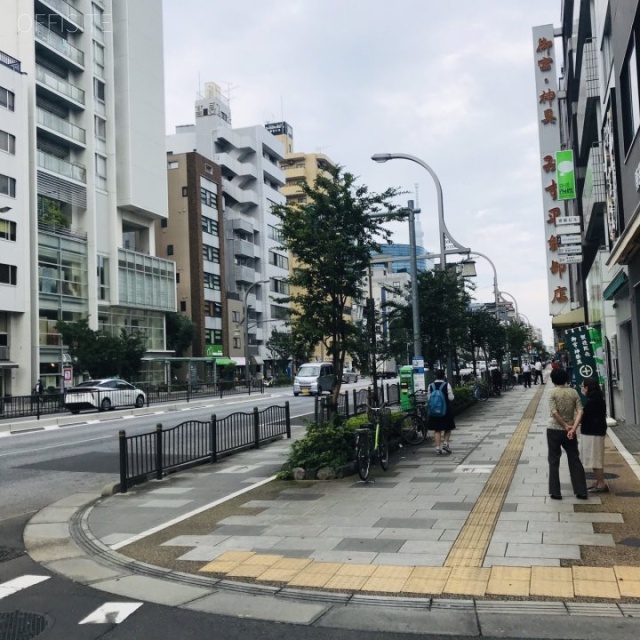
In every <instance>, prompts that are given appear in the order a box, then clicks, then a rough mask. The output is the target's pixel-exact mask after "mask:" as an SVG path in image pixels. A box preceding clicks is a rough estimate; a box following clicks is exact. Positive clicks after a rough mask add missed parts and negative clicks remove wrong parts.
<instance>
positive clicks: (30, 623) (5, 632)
mask: <svg viewBox="0 0 640 640" xmlns="http://www.w3.org/2000/svg"><path fill="white" fill-rule="evenodd" d="M46 628H47V619H46V618H45V617H44V616H41V615H39V614H37V613H28V612H26V611H10V612H8V613H0V640H31V638H35V637H36V636H39V635H40V634H41V633H42V632H43V631H44V630H45V629H46Z"/></svg>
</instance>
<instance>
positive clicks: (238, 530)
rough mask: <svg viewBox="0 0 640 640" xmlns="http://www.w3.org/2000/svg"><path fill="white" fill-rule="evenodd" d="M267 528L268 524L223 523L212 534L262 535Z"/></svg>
mask: <svg viewBox="0 0 640 640" xmlns="http://www.w3.org/2000/svg"><path fill="white" fill-rule="evenodd" d="M267 529H268V527H267V526H266V525H264V526H256V525H246V524H245V525H243V524H223V525H220V526H218V527H216V528H215V529H214V530H213V531H212V534H213V535H217V536H260V535H262V534H263V533H265V531H266V530H267Z"/></svg>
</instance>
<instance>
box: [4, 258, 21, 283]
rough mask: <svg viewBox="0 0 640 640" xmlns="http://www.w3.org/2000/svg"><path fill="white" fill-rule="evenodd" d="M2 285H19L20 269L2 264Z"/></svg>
mask: <svg viewBox="0 0 640 640" xmlns="http://www.w3.org/2000/svg"><path fill="white" fill-rule="evenodd" d="M0 284H11V285H16V284H18V267H15V266H14V265H12V264H2V263H0Z"/></svg>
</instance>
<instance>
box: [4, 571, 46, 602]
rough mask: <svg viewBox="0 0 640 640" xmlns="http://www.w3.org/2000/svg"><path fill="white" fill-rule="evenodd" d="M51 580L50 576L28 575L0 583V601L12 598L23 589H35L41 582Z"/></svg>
mask: <svg viewBox="0 0 640 640" xmlns="http://www.w3.org/2000/svg"><path fill="white" fill-rule="evenodd" d="M49 578H50V576H31V575H26V576H20V577H19V578H14V579H13V580H8V581H7V582H2V583H0V600H2V599H3V598H6V597H8V596H12V595H13V594H14V593H18V591H22V590H23V589H27V588H29V587H33V585H36V584H38V583H39V582H44V581H45V580H48V579H49Z"/></svg>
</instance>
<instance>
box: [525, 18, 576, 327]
mask: <svg viewBox="0 0 640 640" xmlns="http://www.w3.org/2000/svg"><path fill="white" fill-rule="evenodd" d="M533 57H534V61H535V78H536V103H537V106H538V110H537V114H538V137H539V140H540V157H539V162H540V174H541V177H542V207H543V216H544V218H543V220H544V222H543V224H544V231H545V249H546V262H547V285H548V296H549V297H548V300H549V313H550V314H551V315H552V316H557V315H559V314H561V313H565V312H567V311H570V310H571V309H570V302H569V294H568V292H569V284H568V273H567V268H568V267H567V264H565V263H564V262H560V260H559V257H560V255H559V253H558V229H557V224H556V220H557V219H558V218H559V217H561V216H564V215H565V211H564V204H563V202H562V201H561V199H560V198H559V185H558V170H557V166H558V165H557V161H556V154H557V153H558V152H559V151H560V150H561V146H560V145H561V141H560V122H559V116H560V111H559V108H558V81H557V78H556V67H557V66H559V65H561V64H562V61H561V59H560V58H559V54H556V51H555V45H554V36H553V25H552V24H548V25H544V26H541V27H535V28H534V29H533Z"/></svg>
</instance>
